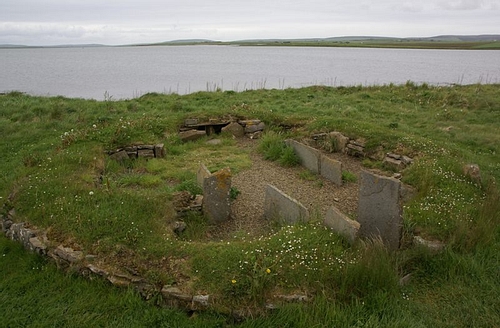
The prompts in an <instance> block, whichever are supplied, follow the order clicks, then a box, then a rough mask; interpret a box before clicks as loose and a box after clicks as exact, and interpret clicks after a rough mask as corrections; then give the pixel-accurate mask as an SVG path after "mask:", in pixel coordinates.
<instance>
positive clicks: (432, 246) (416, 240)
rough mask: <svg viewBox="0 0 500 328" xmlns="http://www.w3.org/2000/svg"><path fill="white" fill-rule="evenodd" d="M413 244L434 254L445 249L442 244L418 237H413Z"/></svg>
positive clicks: (444, 245)
mask: <svg viewBox="0 0 500 328" xmlns="http://www.w3.org/2000/svg"><path fill="white" fill-rule="evenodd" d="M413 244H414V245H419V246H423V247H425V248H427V249H428V250H430V251H431V252H435V253H437V252H440V251H442V250H443V249H444V248H445V247H446V244H444V243H443V242H440V241H431V240H426V239H424V238H422V237H420V236H414V237H413Z"/></svg>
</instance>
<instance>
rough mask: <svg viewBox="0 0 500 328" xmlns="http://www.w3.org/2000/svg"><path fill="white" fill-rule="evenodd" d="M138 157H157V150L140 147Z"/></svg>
mask: <svg viewBox="0 0 500 328" xmlns="http://www.w3.org/2000/svg"><path fill="white" fill-rule="evenodd" d="M137 157H141V158H155V152H154V150H153V149H139V150H138V151H137Z"/></svg>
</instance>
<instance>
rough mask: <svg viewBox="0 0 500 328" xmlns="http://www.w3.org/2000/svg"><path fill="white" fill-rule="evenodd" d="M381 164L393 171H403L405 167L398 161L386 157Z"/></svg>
mask: <svg viewBox="0 0 500 328" xmlns="http://www.w3.org/2000/svg"><path fill="white" fill-rule="evenodd" d="M383 164H384V165H385V166H386V167H388V168H390V169H392V170H395V171H399V170H402V169H404V167H405V165H404V163H403V162H402V161H401V160H400V159H395V158H394V157H390V156H386V157H385V158H384V161H383Z"/></svg>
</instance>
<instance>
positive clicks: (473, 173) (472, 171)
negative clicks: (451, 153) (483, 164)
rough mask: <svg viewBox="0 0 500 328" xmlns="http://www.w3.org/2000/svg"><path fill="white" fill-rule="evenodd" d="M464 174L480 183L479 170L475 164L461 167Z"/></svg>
mask: <svg viewBox="0 0 500 328" xmlns="http://www.w3.org/2000/svg"><path fill="white" fill-rule="evenodd" d="M463 171H464V175H465V176H467V177H469V178H470V179H471V180H472V181H474V182H476V183H481V170H480V169H479V165H477V164H467V165H464V168H463Z"/></svg>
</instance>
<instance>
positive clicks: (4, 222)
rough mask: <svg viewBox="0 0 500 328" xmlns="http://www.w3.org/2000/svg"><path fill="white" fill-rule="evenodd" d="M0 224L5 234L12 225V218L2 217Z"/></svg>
mask: <svg viewBox="0 0 500 328" xmlns="http://www.w3.org/2000/svg"><path fill="white" fill-rule="evenodd" d="M0 224H1V225H2V232H3V233H4V234H5V233H7V231H8V230H9V229H10V227H11V226H12V220H9V219H3V220H1V221H0Z"/></svg>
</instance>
